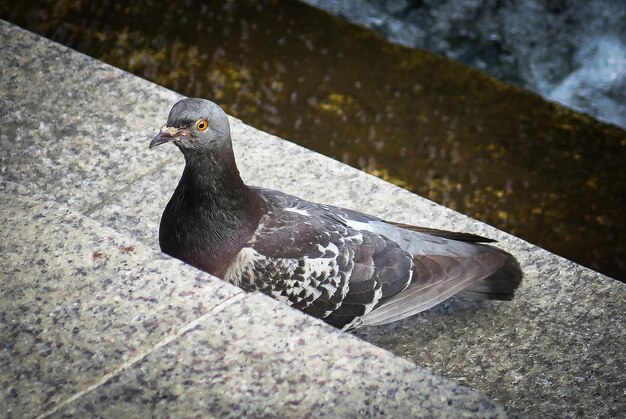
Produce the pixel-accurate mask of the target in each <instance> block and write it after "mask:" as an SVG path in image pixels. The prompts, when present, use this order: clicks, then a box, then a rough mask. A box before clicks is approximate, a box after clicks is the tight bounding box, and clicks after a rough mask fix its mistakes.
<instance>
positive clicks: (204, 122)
mask: <svg viewBox="0 0 626 419" xmlns="http://www.w3.org/2000/svg"><path fill="white" fill-rule="evenodd" d="M208 127H209V121H207V120H206V119H201V120H199V121H198V122H197V123H196V128H198V130H199V131H206V129H207V128H208Z"/></svg>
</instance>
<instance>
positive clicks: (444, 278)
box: [329, 207, 522, 327]
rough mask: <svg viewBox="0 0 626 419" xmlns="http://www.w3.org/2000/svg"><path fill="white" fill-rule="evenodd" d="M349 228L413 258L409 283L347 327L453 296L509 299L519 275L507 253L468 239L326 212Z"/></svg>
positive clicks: (479, 239) (385, 318) (406, 312)
mask: <svg viewBox="0 0 626 419" xmlns="http://www.w3.org/2000/svg"><path fill="white" fill-rule="evenodd" d="M329 211H332V212H333V213H334V214H335V216H336V217H338V218H341V219H342V220H343V222H344V223H345V224H346V225H348V226H351V227H353V228H360V229H361V230H364V229H366V230H369V231H371V232H373V233H376V234H380V235H382V236H384V237H386V238H388V239H390V240H392V241H393V242H395V243H398V244H399V246H400V247H401V248H402V249H403V250H405V251H407V252H408V253H410V254H411V255H412V256H413V276H412V280H411V283H410V284H409V285H408V286H407V288H406V289H404V290H402V292H400V293H398V294H393V295H386V296H384V297H382V298H381V299H380V301H379V303H378V305H377V306H376V307H375V308H374V310H373V311H371V312H369V313H367V314H365V315H364V316H363V317H362V318H361V319H358V320H357V322H355V323H354V324H353V326H354V327H358V326H360V325H377V324H385V323H390V322H393V321H397V320H401V319H403V318H406V317H409V316H412V315H414V314H417V313H419V312H421V311H424V310H427V309H429V308H431V307H433V306H435V305H437V304H439V303H441V302H442V301H444V300H446V299H448V298H450V297H452V296H453V295H455V294H459V293H460V294H461V295H463V296H464V297H469V298H473V299H500V300H510V299H511V298H512V297H513V293H514V291H515V289H516V288H517V287H518V286H519V284H520V282H521V278H522V272H521V270H520V268H519V265H518V263H517V261H516V260H515V258H514V257H513V256H511V255H510V254H508V253H506V252H504V251H502V250H500V249H497V248H494V247H491V246H489V245H484V244H481V242H490V241H492V240H489V239H485V238H483V237H480V236H476V235H473V234H464V233H455V232H450V231H444V230H434V229H429V228H423V227H417V226H411V225H407V224H401V223H393V222H392V223H390V222H387V221H383V220H381V219H379V218H376V217H373V216H370V215H366V214H362V213H359V212H356V211H351V210H346V209H339V208H333V207H329Z"/></svg>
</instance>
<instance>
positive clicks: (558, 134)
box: [0, 0, 626, 280]
mask: <svg viewBox="0 0 626 419" xmlns="http://www.w3.org/2000/svg"><path fill="white" fill-rule="evenodd" d="M0 17H2V18H3V19H6V20H9V21H11V22H14V23H16V24H18V25H20V26H22V27H25V28H28V29H30V30H32V31H34V32H37V33H40V34H42V35H44V36H46V37H49V38H52V39H54V40H56V41H58V42H60V43H63V44H66V45H69V46H71V47H72V48H75V49H77V50H79V51H82V52H85V53H87V54H89V55H91V56H94V57H96V58H99V59H101V60H103V61H105V62H108V63H111V64H113V65H115V66H118V67H121V68H123V69H126V70H128V71H131V72H133V73H135V74H138V75H140V76H142V77H145V78H147V79H150V80H153V81H155V82H157V83H159V84H162V85H164V86H167V87H169V88H171V89H174V90H177V91H179V92H181V93H183V94H185V95H189V96H201V97H206V98H209V99H212V100H214V101H216V102H217V103H219V104H221V105H222V106H223V107H224V108H225V110H226V111H227V112H229V113H231V114H233V115H235V116H237V117H239V118H241V119H243V120H244V121H245V122H247V123H249V124H251V125H254V126H256V127H258V128H260V129H263V130H265V131H269V132H272V133H275V134H277V135H279V136H281V137H284V138H287V139H289V140H291V141H294V142H297V143H299V144H302V145H304V146H306V147H308V148H310V149H313V150H317V151H320V152H322V153H324V154H326V155H329V156H332V157H334V158H336V159H338V160H341V161H343V162H345V163H347V164H350V165H352V166H355V167H358V168H360V169H363V170H366V171H368V172H370V173H373V174H376V175H378V176H380V177H383V178H385V179H387V180H389V181H391V182H393V183H396V184H398V185H400V186H403V187H405V188H407V189H409V190H411V191H414V192H416V193H418V194H420V195H422V196H425V197H428V198H430V199H433V200H435V201H437V202H440V203H442V204H444V205H447V206H449V207H452V208H454V209H457V210H459V211H461V212H463V213H466V214H468V215H471V216H473V217H475V218H478V219H480V220H483V221H485V222H487V223H489V224H492V225H494V226H497V227H499V228H501V229H503V230H506V231H509V232H511V233H513V234H515V235H517V236H520V237H522V238H524V239H526V240H529V241H531V242H533V243H536V244H538V245H540V246H542V247H545V248H547V249H549V250H551V251H553V252H555V253H558V254H560V255H563V256H565V257H567V258H569V259H572V260H575V261H577V262H578V263H581V264H583V265H586V266H589V267H591V268H593V269H596V270H598V271H600V272H604V273H606V274H608V275H610V276H613V277H615V278H618V279H621V280H624V279H626V222H625V218H624V209H625V208H626V171H625V170H624V165H625V163H626V133H625V132H624V131H622V130H620V129H618V128H617V127H614V126H610V125H605V124H602V123H599V122H597V121H595V120H592V119H590V118H588V117H585V116H583V115H580V114H576V113H573V112H571V111H568V110H566V109H564V108H561V107H558V106H556V105H553V104H551V103H548V102H545V101H543V100H541V99H540V98H539V97H538V96H536V95H534V94H530V93H527V92H524V91H522V90H519V89H517V88H514V87H510V86H508V85H505V84H502V83H500V82H497V81H494V80H493V79H490V78H488V77H486V76H484V75H482V74H480V73H478V72H477V71H475V70H470V69H467V68H465V67H463V66H461V65H459V64H456V63H453V62H450V61H447V60H444V59H442V58H439V57H437V56H435V55H432V54H429V53H425V52H422V51H416V50H411V49H407V48H404V47H400V46H396V45H392V44H389V43H388V42H386V41H384V40H383V39H382V38H380V37H378V36H377V35H374V34H373V33H371V32H369V31H367V30H364V29H361V28H358V27H355V26H352V25H349V24H347V23H344V22H341V21H339V20H337V19H336V18H334V17H331V16H330V15H327V14H325V13H323V12H320V11H318V10H315V9H312V8H309V7H308V6H306V5H304V4H301V3H298V2H291V1H284V0H277V1H259V2H251V1H226V2H223V1H220V2H208V1H200V0H187V1H184V2H164V3H161V2H157V1H145V0H144V1H136V2H132V3H131V2H128V4H126V3H117V2H106V1H105V2H95V1H39V2H20V3H19V4H15V2H14V1H6V0H0ZM25 53H28V52H26V51H25Z"/></svg>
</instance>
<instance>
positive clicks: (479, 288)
mask: <svg viewBox="0 0 626 419" xmlns="http://www.w3.org/2000/svg"><path fill="white" fill-rule="evenodd" d="M492 249H493V250H495V251H497V252H500V253H501V254H503V255H505V256H506V260H505V262H504V265H502V267H501V268H500V269H498V270H497V271H495V272H494V273H493V274H491V275H489V276H488V277H486V278H485V279H482V280H480V281H477V282H475V283H473V284H472V285H470V286H469V287H467V288H465V289H464V290H463V291H462V292H460V293H459V296H462V297H465V298H471V299H474V300H512V299H513V295H514V294H515V290H516V289H517V288H518V287H519V286H520V284H521V283H522V277H523V274H522V269H521V268H520V266H519V263H518V262H517V260H516V259H515V258H514V257H513V256H511V255H510V254H509V253H506V252H504V251H502V250H499V249H495V248H492Z"/></svg>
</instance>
